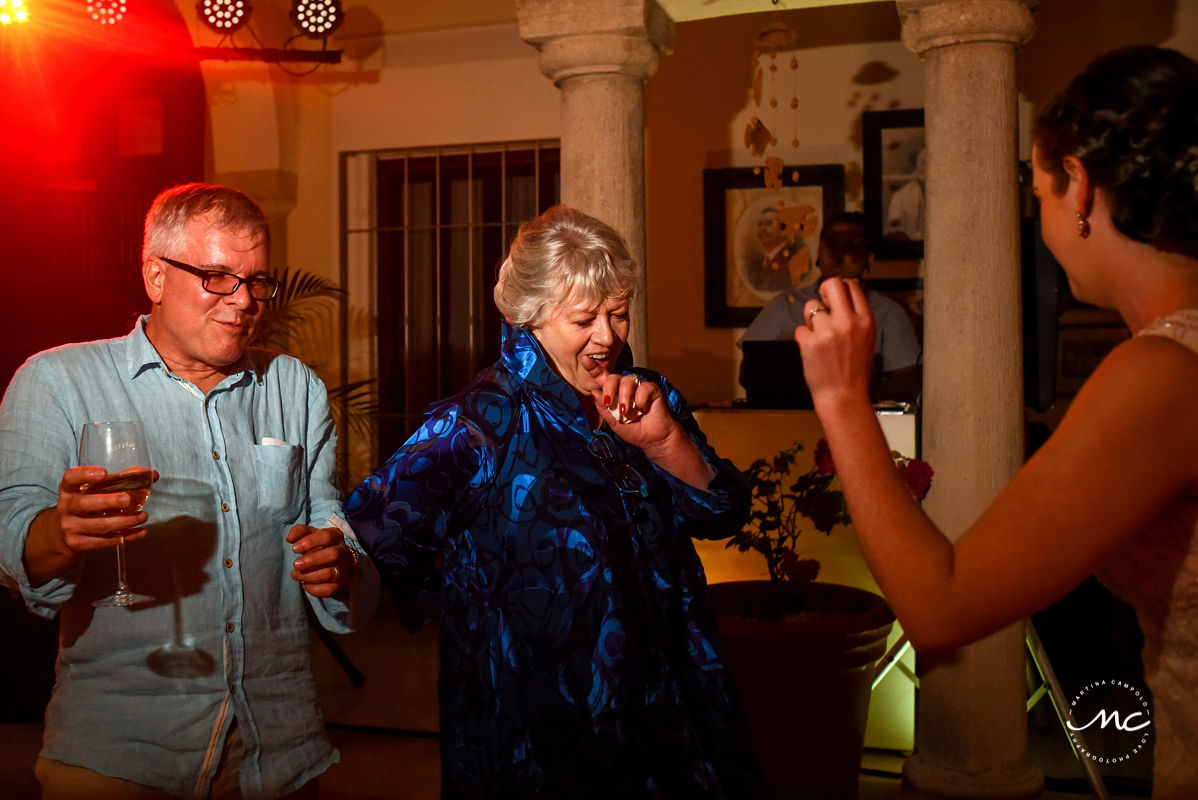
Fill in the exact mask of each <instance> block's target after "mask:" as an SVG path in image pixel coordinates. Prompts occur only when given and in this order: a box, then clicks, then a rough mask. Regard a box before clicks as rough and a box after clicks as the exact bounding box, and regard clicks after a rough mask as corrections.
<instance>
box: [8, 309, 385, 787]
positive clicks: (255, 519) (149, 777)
mask: <svg viewBox="0 0 1198 800" xmlns="http://www.w3.org/2000/svg"><path fill="white" fill-rule="evenodd" d="M145 320H146V318H145V317H143V318H142V319H141V320H140V321H139V322H138V323H137V324H136V325H135V326H134V329H133V331H132V332H131V333H129V334H128V335H127V336H125V337H122V338H119V339H109V340H105V341H98V342H89V343H85V344H76V345H66V346H64V347H60V348H56V349H54V350H49V351H46V352H44V353H40V354H38V355H36V356H34V357H33V358H31V359H30V360H29V361H28V362H26V364H25V365H24V366H23V367H22V368H21V369H20V370H19V371H18V372H17V374H16V375H15V376H14V378H13V380H12V383H11V384H10V385H9V387H8V390H7V392H6V393H5V397H4V401H3V404H2V405H0V583H3V584H4V585H6V586H7V587H9V588H10V589H15V590H17V591H19V592H20V594H21V596H22V597H23V599H24V601H25V603H26V605H27V607H28V608H29V609H30V610H31V611H32V612H33V613H35V614H38V615H40V616H43V617H52V616H53V615H54V614H55V613H56V612H60V613H61V628H60V630H61V633H60V650H59V656H58V663H57V668H56V669H57V681H56V684H55V687H54V694H53V697H52V698H51V700H50V704H49V706H48V708H47V710H46V733H45V741H44V745H43V749H42V755H43V756H45V757H47V758H52V759H55V760H57V761H61V762H64V763H68V764H76V765H80V766H84V767H87V768H89V769H92V770H95V771H97V772H101V773H104V774H107V775H114V776H117V777H121V778H124V779H126V780H131V781H135V782H137V783H141V784H145V785H148V786H153V787H157V788H160V789H163V790H166V791H168V792H172V793H175V794H179V795H183V796H200V797H205V796H207V790H208V785H209V782H210V780H211V777H212V775H213V773H214V771H215V769H216V766H217V762H218V760H219V756H220V753H221V749H222V747H223V744H224V740H225V737H226V735H227V733H228V731H229V728H230V725H231V724H232V722H233V719H234V717H236V720H237V724H238V727H239V729H240V731H241V736H242V738H243V740H244V744H245V752H246V757H245V758H244V759H243V761H242V762H241V781H242V791H243V793H244V795H245V796H246V797H247V798H258V797H275V796H277V795H280V794H286V793H288V792H290V791H293V790H294V789H296V788H298V787H299V786H301V785H302V784H304V783H306V782H307V781H309V780H311V779H312V778H313V777H315V776H316V775H318V774H320V773H321V772H323V771H324V770H325V769H326V768H327V767H328V766H329V765H330V764H332V763H335V762H336V761H337V760H338V755H337V752H336V751H335V750H334V749H333V748H332V746H331V744H330V743H329V741H328V738H327V737H326V736H325V733H324V727H323V722H322V720H321V716H320V712H319V709H318V707H317V703H316V687H315V682H314V679H313V676H312V671H311V665H310V661H309V650H308V642H309V636H308V622H307V618H306V613H305V608H304V606H305V604H306V603H308V604H310V605H311V607H312V609H313V610H314V611H315V614H316V617H317V618H318V620H319V621H320V623H321V624H322V625H323V626H324V627H326V628H328V629H329V630H332V631H334V632H347V631H349V630H352V629H353V628H354V627H356V626H357V625H358V624H360V623H361V622H364V621H365V619H366V618H367V617H368V616H369V614H370V612H371V611H373V608H374V604H375V603H376V602H377V599H378V577H377V573H376V572H375V571H374V569H373V567H372V566H370V564H369V559H367V558H365V556H363V557H362V559H361V561H362V562H363V564H364V566H365V567H366V568H367V569H366V571H365V574H364V577H365V578H366V580H359V581H358V582H357V583H356V584H355V585H354V587H353V590H352V591H351V593H350V597H349V598H348V599H336V598H330V599H325V600H317V599H315V598H312V597H311V596H309V595H308V594H307V593H305V592H303V591H302V589H301V588H300V584H299V583H297V582H296V581H294V580H292V578H291V577H290V570H291V566H292V563H293V561H294V560H295V558H296V555H295V554H294V553H293V552H292V551H291V546H290V545H289V544H287V542H286V541H285V539H284V537H285V536H286V535H287V532H288V530H289V528H290V527H291V525H293V524H295V523H307V524H312V525H315V526H317V527H325V526H326V524H327V521H328V520H329V518H330V517H331V516H333V515H339V514H340V513H341V505H340V501H339V498H338V493H337V490H336V488H335V487H334V486H333V484H332V475H333V464H334V458H335V455H334V453H335V449H336V431H335V427H334V425H333V422H332V419H331V417H330V416H329V410H328V401H327V397H326V393H325V388H324V386H323V384H322V383H321V382H320V380H319V379H318V378H317V377H316V376H315V375H314V374H313V373H312V372H311V370H309V369H308V368H307V367H305V366H304V365H303V364H301V363H300V362H299V361H297V360H295V359H293V358H290V357H288V356H281V355H275V354H269V353H266V352H263V351H250V352H249V353H248V357H247V363H248V364H249V365H250V366H249V367H248V368H247V369H245V370H243V371H240V372H237V373H235V374H233V375H230V376H228V377H226V378H225V379H224V380H223V381H221V383H220V384H219V385H218V386H216V387H215V388H214V389H212V390H211V391H210V392H209V393H208V394H207V395H206V396H205V395H204V393H203V392H201V391H200V390H199V389H198V388H197V387H196V386H195V385H194V384H192V383H190V382H189V381H186V380H183V379H181V378H179V377H177V376H175V375H173V374H172V373H171V372H170V371H169V370H168V369H167V368H166V365H165V364H164V363H163V362H162V360H161V358H160V357H159V355H158V353H157V351H156V350H155V349H154V347H153V345H152V344H151V342H150V341H149V339H147V338H146V335H145V332H144V330H143V326H144V324H145ZM93 420H111V421H118V420H141V421H142V423H143V424H144V425H145V428H146V436H147V439H148V442H149V449H150V455H151V460H152V466H153V468H155V469H157V470H158V472H159V473H160V475H161V478H160V479H159V481H158V482H157V483H156V484H155V485H154V488H153V490H152V491H151V493H150V498H149V500H148V502H147V503H146V505H145V510H146V511H147V512H148V513H149V522H148V523H147V525H146V529H147V531H148V535H147V536H146V537H145V538H144V539H142V540H139V541H135V542H130V543H129V544H128V547H127V550H128V580H129V584H130V586H131V588H132V589H133V590H134V591H137V592H143V593H148V594H151V595H153V596H154V597H155V598H156V599H155V600H154V601H152V602H150V603H148V604H145V605H143V606H137V607H133V608H114V607H102V608H93V607H92V605H91V601H92V600H94V599H96V598H98V597H101V596H104V595H106V594H109V593H110V592H111V591H112V590H113V589H114V588H115V586H116V556H115V551H114V550H112V549H105V550H101V551H98V552H96V553H92V554H90V555H88V556H87V557H85V558H84V559H83V561H82V562H81V563H80V564H79V565H78V566H76V567H75V568H74V569H72V570H70V571H69V572H67V573H66V574H64V575H62V576H60V577H58V578H55V579H53V580H50V581H48V582H46V583H45V584H43V585H41V586H30V584H29V578H28V575H27V574H26V571H25V566H24V561H23V558H22V554H23V551H24V542H25V536H26V533H27V532H28V530H29V525H30V523H31V522H32V521H33V519H34V517H35V516H37V515H38V514H39V513H40V512H41V511H43V510H44V509H47V508H50V507H52V506H54V505H55V503H56V501H57V491H58V489H57V487H58V483H59V481H60V480H61V478H62V474H63V472H64V471H65V470H66V469H67V468H68V467H70V466H72V465H75V464H76V463H77V462H78V456H77V449H78V442H79V431H80V427H81V426H82V425H83V424H84V423H86V422H89V421H93ZM272 441H273V442H279V443H278V444H275V443H272ZM351 546H354V547H357V546H356V543H353V544H351ZM359 552H361V551H360V549H359Z"/></svg>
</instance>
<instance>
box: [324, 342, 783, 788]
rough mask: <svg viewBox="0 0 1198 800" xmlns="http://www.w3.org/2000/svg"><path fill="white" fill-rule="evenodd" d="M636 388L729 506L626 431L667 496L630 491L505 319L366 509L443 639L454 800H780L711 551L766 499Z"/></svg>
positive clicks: (361, 522)
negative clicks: (710, 583)
mask: <svg viewBox="0 0 1198 800" xmlns="http://www.w3.org/2000/svg"><path fill="white" fill-rule="evenodd" d="M637 372H638V374H640V375H641V376H642V378H644V379H645V380H652V381H655V382H656V383H657V384H658V386H660V387H661V389H662V391H663V392H664V394H665V397H666V400H667V402H668V403H669V407H670V409H671V411H672V412H673V414H674V417H675V418H676V419H678V420H679V422H680V423H681V424H682V425H683V426H684V428H685V429H686V431H687V432H688V433H689V434H690V436H691V437H692V438H693V439H694V440H695V441H696V442H697V443H698V445H699V447H700V449H701V450H702V453H703V455H704V457H705V458H706V459H707V461H708V462H709V463H710V464H711V466H712V468H713V469H714V470H715V472H716V477H715V479H714V480H713V481H712V483H711V485H710V487H709V489H710V493H709V492H702V491H698V490H696V489H694V488H693V487H690V486H688V485H686V484H684V483H682V482H681V481H679V480H677V479H675V478H674V477H673V476H671V475H669V474H666V473H665V472H662V471H659V470H658V469H656V468H655V467H654V466H653V465H652V464H651V463H650V462H649V460H648V459H647V458H646V457H645V456H644V454H643V453H642V452H641V451H640V450H639V449H637V448H635V447H631V446H628V445H625V444H624V442H623V441H622V440H620V439H619V438H618V437H615V436H612V437H611V439H612V441H613V442H614V443H615V447H616V450H617V453H618V461H620V462H623V463H625V464H627V465H629V466H631V467H632V468H633V469H635V470H636V471H637V472H639V473H640V475H641V476H643V478H644V479H645V482H646V483H647V488H648V493H647V497H642V496H641V495H640V494H637V493H631V494H629V493H625V492H622V491H620V489H618V488H617V487H616V485H615V483H614V481H613V478H612V476H611V473H609V471H608V470H612V471H613V472H614V471H616V470H617V469H619V467H618V464H613V463H604V462H601V461H600V460H599V459H598V458H597V457H596V456H594V455H592V454H591V452H590V451H588V448H587V444H588V442H589V441H590V440H591V438H592V436H593V433H592V431H591V430H590V428H589V426H588V425H587V422H586V417H585V415H584V414H583V409H582V406H581V404H580V402H579V400H578V397H577V395H576V394H575V393H574V391H573V390H572V389H571V388H570V387H569V386H568V385H567V384H566V383H565V381H563V380H562V379H561V378H560V377H558V375H557V374H556V373H554V372H553V370H552V369H551V368H550V366H549V364H548V362H547V360H546V358H545V356H544V354H543V352H542V350H541V348H540V345H539V343H538V342H537V341H536V339H535V337H533V336H532V335H531V334H530V333H528V332H522V331H516V330H514V329H512V328H510V327H508V326H506V325H505V326H504V340H503V350H502V356H501V358H500V360H499V361H497V362H496V363H495V364H493V365H492V366H491V367H489V368H487V369H486V370H484V371H483V372H482V373H480V374H479V375H478V376H477V377H476V378H475V379H474V381H473V382H472V383H471V384H470V385H469V386H468V387H467V388H466V389H465V391H463V392H461V393H460V394H457V395H455V396H453V397H450V398H448V399H446V400H443V401H440V402H438V403H436V404H434V405H433V406H431V407H430V408H429V410H428V411H427V413H426V417H425V420H424V423H423V425H422V426H421V427H420V429H419V430H418V431H417V432H416V433H415V434H413V436H412V437H411V438H410V439H409V440H408V441H407V443H405V444H404V445H403V446H402V447H400V448H399V450H398V451H396V453H395V454H394V455H393V456H392V457H391V458H390V459H389V460H388V461H387V462H386V463H385V464H384V465H383V466H382V467H380V468H379V469H378V470H377V471H375V473H374V474H373V475H371V476H370V477H369V478H367V479H366V481H365V482H363V483H362V485H361V486H359V487H358V489H357V490H356V491H355V492H354V494H353V496H352V497H351V498H350V499H349V502H348V505H347V511H348V515H349V517H350V519H351V520H353V522H354V524H355V527H356V528H357V529H358V531H359V532H360V534H361V538H362V541H363V543H364V544H365V546H366V548H367V550H368V551H369V552H370V554H371V556H372V557H373V558H374V559H375V561H376V563H377V564H378V566H379V569H380V571H381V572H382V574H383V576H384V580H386V581H387V583H388V584H389V587H390V589H391V591H392V593H393V594H394V595H395V597H396V600H397V601H398V602H399V605H400V609H401V614H402V615H403V618H404V620H405V622H406V623H407V624H409V625H411V626H413V627H415V626H418V625H420V624H422V623H423V622H425V621H427V620H429V619H439V620H440V623H441V632H440V635H441V672H440V703H441V737H442V742H441V772H442V777H441V780H442V795H443V796H444V797H453V798H457V797H470V798H477V797H495V798H522V799H525V798H527V799H529V800H532V799H534V798H560V799H561V800H566V799H567V798H569V799H570V800H574V799H575V798H605V800H609V799H610V798H616V797H634V798H677V799H678V800H698V799H699V798H724V799H726V800H743V799H745V798H755V797H761V796H763V795H764V789H763V788H762V787H763V778H762V777H761V773H760V769H759V767H758V765H757V763H756V760H755V758H754V756H753V754H752V749H751V745H750V743H749V739H748V733H747V729H746V727H745V722H744V717H743V714H742V712H741V710H740V707H739V705H738V703H737V701H736V699H735V692H734V690H733V688H732V686H731V685H730V679H729V676H728V673H727V672H726V670H725V669H724V664H723V661H722V660H721V657H720V645H719V642H718V640H717V635H716V629H715V620H714V616H713V613H712V610H711V604H710V601H709V599H708V593H707V584H706V578H705V577H704V573H703V567H702V565H701V564H700V562H699V558H698V556H697V555H696V553H695V550H694V546H693V545H692V544H691V541H690V539H691V537H699V538H721V537H726V536H729V535H731V534H732V533H733V532H734V531H736V530H737V529H738V527H739V526H740V525H741V524H742V523H743V522H744V520H745V518H746V516H747V514H748V502H749V494H748V487H747V485H746V483H745V482H744V479H743V477H742V476H741V474H740V472H739V471H738V470H737V469H736V467H735V466H733V465H732V463H731V462H728V461H724V460H722V459H720V458H718V457H717V456H716V454H715V452H714V451H713V450H712V449H711V447H710V446H708V445H707V442H706V439H705V438H704V436H703V434H702V433H701V432H700V430H699V428H698V426H697V425H696V423H695V421H694V418H693V417H692V416H691V414H690V412H689V410H688V409H687V407H686V404H685V402H684V401H683V399H682V397H681V396H680V395H679V393H678V392H677V390H675V389H674V388H673V387H671V386H670V385H669V384H668V383H667V382H666V381H665V380H664V379H663V378H662V377H661V376H660V375H657V374H656V373H653V372H649V371H647V370H638V371H637Z"/></svg>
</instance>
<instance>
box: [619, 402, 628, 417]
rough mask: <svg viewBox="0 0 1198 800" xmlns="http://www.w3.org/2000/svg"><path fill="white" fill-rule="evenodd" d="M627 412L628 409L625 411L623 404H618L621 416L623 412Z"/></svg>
mask: <svg viewBox="0 0 1198 800" xmlns="http://www.w3.org/2000/svg"><path fill="white" fill-rule="evenodd" d="M627 410H628V409H626V408H625V407H624V404H623V403H620V413H621V414H623V413H624V412H625V411H627Z"/></svg>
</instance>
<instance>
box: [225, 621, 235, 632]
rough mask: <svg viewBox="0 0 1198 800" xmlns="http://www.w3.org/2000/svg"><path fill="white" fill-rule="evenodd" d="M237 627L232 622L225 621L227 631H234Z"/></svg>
mask: <svg viewBox="0 0 1198 800" xmlns="http://www.w3.org/2000/svg"><path fill="white" fill-rule="evenodd" d="M236 628H237V626H236V625H234V624H233V623H232V622H226V623H225V633H232V632H233V631H234V630H235V629H236Z"/></svg>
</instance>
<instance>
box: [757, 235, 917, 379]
mask: <svg viewBox="0 0 1198 800" xmlns="http://www.w3.org/2000/svg"><path fill="white" fill-rule="evenodd" d="M872 260H873V256H872V254H871V253H870V252H869V247H868V245H867V244H866V237H865V216H864V215H863V214H860V213H857V212H845V213H842V214H837V215H834V216H831V217H829V218H828V219H827V220H826V221H825V222H824V229H823V233H822V234H821V235H820V242H819V261H818V266H819V269H820V278H819V279H820V282H822V281H824V280H826V279H827V278H831V277H839V278H847V279H858V280H861V281H862V282H864V278H865V275H866V273H868V272H869V266H870V262H871V261H872ZM865 297H866V300H868V302H869V306H870V308H871V309H872V310H873V313H874V319H875V320H876V321H877V342H876V347H875V351H874V352H875V355H874V358H875V362H876V363H875V370H874V379H873V381H871V384H870V394H871V396H872V398H873V400H874V402H881V401H884V400H897V401H902V402H913V401H915V399H916V398H917V397H918V395H919V392H920V388H921V386H922V382H923V369H922V367H921V366H920V356H921V349H920V346H919V339H918V338H917V337H916V335H915V327H914V326H913V325H912V324H911V318H910V317H909V316H908V315H907V312H906V311H904V310H903V307H902V306H900V305H899V304H898V303H896V302H895V301H894V300H891V299H890V298H889V297H886V296H885V295H882V294H879V293H878V292H875V291H873V290H872V289H869V288H868V287H867V288H866V291H865ZM818 299H819V284H818V283H816V284H813V285H811V286H808V287H804V288H802V289H794V288H793V287H792V288H791V289H790V291H785V292H782V293H780V294H778V295H777V296H776V297H774V298H773V299H771V300H770V301H769V302H767V303H766V304H765V306H764V307H763V308H762V309H761V311H760V312H759V313H758V314H757V316H756V317H755V318H754V319H753V322H752V323H751V324H750V325H749V327H748V328H747V329H746V330H745V333H744V335H743V336H742V337H741V339H740V342H738V344H740V345H741V347H742V348H743V346H744V343H745V342H753V341H792V340H793V339H794V332H795V328H796V327H797V326H799V325H804V324H806V322H807V321H806V320H805V319H803V306H804V305H805V304H806V303H807V301H808V300H818ZM758 372H759V370H756V369H754V365H749V366H748V367H746V365H745V362H744V360H742V361H741V385H743V386H745V388H746V389H748V388H750V385H749V384H746V383H745V381H746V380H749V381H750V384H751V382H752V380H753V377H752V376H754V375H755V374H757V373H758Z"/></svg>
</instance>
